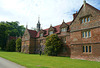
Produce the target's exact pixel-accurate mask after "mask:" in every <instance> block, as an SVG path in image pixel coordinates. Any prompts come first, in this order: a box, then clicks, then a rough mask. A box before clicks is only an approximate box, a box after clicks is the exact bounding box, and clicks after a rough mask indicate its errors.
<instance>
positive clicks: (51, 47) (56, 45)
mask: <svg viewBox="0 0 100 68" xmlns="http://www.w3.org/2000/svg"><path fill="white" fill-rule="evenodd" d="M45 45H46V47H45V53H46V54H47V55H52V56H56V55H57V54H58V53H59V51H60V49H61V47H62V42H61V40H60V39H59V37H58V36H57V34H52V35H50V36H48V37H47V38H46V43H45Z"/></svg>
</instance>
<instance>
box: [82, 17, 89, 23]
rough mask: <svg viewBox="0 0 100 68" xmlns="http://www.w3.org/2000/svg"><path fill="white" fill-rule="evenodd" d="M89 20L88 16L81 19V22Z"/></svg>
mask: <svg viewBox="0 0 100 68" xmlns="http://www.w3.org/2000/svg"><path fill="white" fill-rule="evenodd" d="M89 21H90V17H84V18H82V19H81V23H85V22H89Z"/></svg>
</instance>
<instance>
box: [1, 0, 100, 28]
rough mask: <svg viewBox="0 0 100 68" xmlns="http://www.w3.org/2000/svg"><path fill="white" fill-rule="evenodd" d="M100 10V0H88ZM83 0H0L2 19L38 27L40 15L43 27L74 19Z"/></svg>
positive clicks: (29, 26)
mask: <svg viewBox="0 0 100 68" xmlns="http://www.w3.org/2000/svg"><path fill="white" fill-rule="evenodd" d="M86 1H87V3H89V4H91V5H92V6H94V7H96V8H97V9H99V10H100V0H86ZM82 4H83V0H0V21H19V22H20V25H24V26H26V24H28V28H31V27H34V28H35V27H36V24H37V22H38V16H40V23H41V27H42V29H45V28H48V27H50V25H51V24H52V26H56V25H59V24H61V23H62V21H63V19H64V21H65V22H69V21H72V19H73V16H72V15H73V13H75V12H76V11H78V10H79V9H80V7H81V6H82Z"/></svg>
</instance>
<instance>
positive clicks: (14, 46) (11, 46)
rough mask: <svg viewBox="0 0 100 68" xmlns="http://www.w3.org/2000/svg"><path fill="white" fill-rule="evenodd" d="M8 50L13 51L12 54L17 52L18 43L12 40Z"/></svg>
mask: <svg viewBox="0 0 100 68" xmlns="http://www.w3.org/2000/svg"><path fill="white" fill-rule="evenodd" d="M6 50H7V51H11V52H14V51H16V41H15V40H10V41H9V42H8V45H7V48H6Z"/></svg>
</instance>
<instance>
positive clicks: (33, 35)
mask: <svg viewBox="0 0 100 68" xmlns="http://www.w3.org/2000/svg"><path fill="white" fill-rule="evenodd" d="M27 30H28V32H29V34H30V37H32V38H36V35H37V31H35V30H30V29H27Z"/></svg>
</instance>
